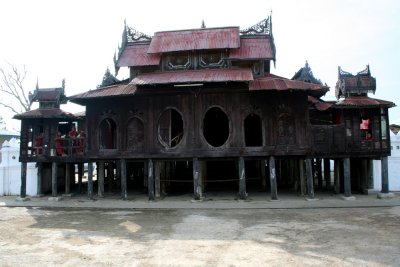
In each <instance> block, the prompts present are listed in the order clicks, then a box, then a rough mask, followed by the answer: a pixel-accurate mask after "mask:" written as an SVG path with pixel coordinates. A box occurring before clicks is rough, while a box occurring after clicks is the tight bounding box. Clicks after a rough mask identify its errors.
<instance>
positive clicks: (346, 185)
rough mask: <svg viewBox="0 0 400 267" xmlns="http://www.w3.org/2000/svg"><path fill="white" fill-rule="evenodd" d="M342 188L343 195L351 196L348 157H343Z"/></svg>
mask: <svg viewBox="0 0 400 267" xmlns="http://www.w3.org/2000/svg"><path fill="white" fill-rule="evenodd" d="M343 189H344V196H345V197H351V178H350V159H349V158H345V159H343Z"/></svg>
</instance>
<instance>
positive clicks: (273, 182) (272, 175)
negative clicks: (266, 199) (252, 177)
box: [268, 156, 278, 200]
mask: <svg viewBox="0 0 400 267" xmlns="http://www.w3.org/2000/svg"><path fill="white" fill-rule="evenodd" d="M268 166H269V181H270V184H271V200H278V187H277V182H276V169H275V158H274V156H270V157H269V161H268Z"/></svg>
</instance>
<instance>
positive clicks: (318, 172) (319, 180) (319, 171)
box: [316, 159, 322, 189]
mask: <svg viewBox="0 0 400 267" xmlns="http://www.w3.org/2000/svg"><path fill="white" fill-rule="evenodd" d="M316 164H317V180H318V189H322V166H321V165H322V161H321V159H316Z"/></svg>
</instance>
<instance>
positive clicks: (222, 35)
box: [147, 27, 239, 53]
mask: <svg viewBox="0 0 400 267" xmlns="http://www.w3.org/2000/svg"><path fill="white" fill-rule="evenodd" d="M238 47H239V27H226V28H206V29H196V30H181V31H166V32H156V33H155V35H154V37H153V39H152V40H151V43H150V47H149V49H148V51H147V53H165V52H176V51H192V50H207V49H225V48H238Z"/></svg>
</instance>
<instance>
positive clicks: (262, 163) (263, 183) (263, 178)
mask: <svg viewBox="0 0 400 267" xmlns="http://www.w3.org/2000/svg"><path fill="white" fill-rule="evenodd" d="M260 176H261V187H262V189H263V190H267V172H266V171H265V160H263V159H262V160H260Z"/></svg>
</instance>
